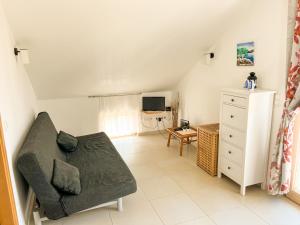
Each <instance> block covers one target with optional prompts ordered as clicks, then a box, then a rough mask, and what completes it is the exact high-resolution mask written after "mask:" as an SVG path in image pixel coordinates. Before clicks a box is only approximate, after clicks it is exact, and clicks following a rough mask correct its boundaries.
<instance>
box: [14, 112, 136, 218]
mask: <svg viewBox="0 0 300 225" xmlns="http://www.w3.org/2000/svg"><path fill="white" fill-rule="evenodd" d="M56 138H57V131H56V129H55V127H54V125H53V123H52V121H51V119H50V117H49V115H48V113H46V112H42V113H40V114H39V115H38V116H37V118H36V120H35V121H34V123H33V125H32V127H31V129H30V131H29V133H28V135H27V137H26V139H25V141H24V144H23V146H22V148H21V150H20V153H19V154H18V157H17V167H18V169H19V171H20V172H21V174H22V175H23V176H24V178H25V180H26V181H27V183H28V184H29V186H30V187H31V188H32V189H33V192H34V193H35V195H36V198H37V199H38V201H39V203H40V205H41V207H42V208H43V210H44V213H45V214H46V216H47V217H48V218H49V219H59V218H62V217H65V216H68V215H70V214H73V213H76V212H80V211H83V210H87V209H89V208H92V207H96V206H98V205H100V204H103V203H106V202H110V201H113V200H116V199H119V198H121V197H124V196H126V195H128V194H131V193H134V192H136V181H135V179H134V177H133V175H132V174H131V172H130V170H129V169H128V167H127V165H126V164H125V163H124V161H123V160H122V158H121V156H120V155H119V153H118V152H117V150H116V149H115V147H114V145H113V144H112V143H111V141H110V139H109V138H108V137H107V136H106V134H105V133H103V132H101V133H96V134H91V135H87V136H80V137H77V139H78V145H77V150H76V151H74V152H72V153H65V152H64V151H62V150H61V149H60V148H59V146H58V145H57V142H56ZM54 159H60V160H63V161H65V162H67V163H69V164H71V165H73V166H76V167H77V168H78V170H79V172H80V183H81V193H80V194H79V195H71V194H65V193H61V192H59V191H58V190H57V189H56V188H55V187H54V186H53V185H52V183H51V179H52V173H53V161H54Z"/></svg>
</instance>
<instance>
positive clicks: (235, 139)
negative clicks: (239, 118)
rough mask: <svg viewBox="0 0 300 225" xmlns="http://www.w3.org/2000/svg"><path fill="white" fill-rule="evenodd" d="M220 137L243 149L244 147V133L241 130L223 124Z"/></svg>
mask: <svg viewBox="0 0 300 225" xmlns="http://www.w3.org/2000/svg"><path fill="white" fill-rule="evenodd" d="M221 137H222V140H224V141H226V142H228V143H230V144H233V145H235V146H237V147H239V148H242V149H243V148H244V147H245V146H244V145H245V133H243V132H241V131H238V130H235V129H232V128H229V127H227V126H224V125H223V126H222V130H221Z"/></svg>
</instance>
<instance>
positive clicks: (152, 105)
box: [143, 97, 166, 111]
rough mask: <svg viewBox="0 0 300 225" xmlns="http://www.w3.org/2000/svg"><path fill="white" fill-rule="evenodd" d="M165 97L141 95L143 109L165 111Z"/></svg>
mask: <svg viewBox="0 0 300 225" xmlns="http://www.w3.org/2000/svg"><path fill="white" fill-rule="evenodd" d="M165 110H166V105H165V97H143V111H165Z"/></svg>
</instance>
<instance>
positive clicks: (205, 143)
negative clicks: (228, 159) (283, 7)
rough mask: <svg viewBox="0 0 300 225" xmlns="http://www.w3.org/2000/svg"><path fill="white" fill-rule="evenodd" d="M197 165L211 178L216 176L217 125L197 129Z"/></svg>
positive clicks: (202, 126)
mask: <svg viewBox="0 0 300 225" xmlns="http://www.w3.org/2000/svg"><path fill="white" fill-rule="evenodd" d="M197 134H198V135H197V136H198V138H197V139H198V153H197V165H198V166H199V167H200V168H202V169H203V170H205V171H206V172H207V173H208V174H210V175H211V176H216V175H217V166H218V143H219V124H207V125H201V126H199V127H198V128H197Z"/></svg>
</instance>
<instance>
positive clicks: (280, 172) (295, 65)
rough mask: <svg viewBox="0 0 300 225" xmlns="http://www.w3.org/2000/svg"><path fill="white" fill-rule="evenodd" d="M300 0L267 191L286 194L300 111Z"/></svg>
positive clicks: (288, 187) (273, 193) (290, 174)
mask: <svg viewBox="0 0 300 225" xmlns="http://www.w3.org/2000/svg"><path fill="white" fill-rule="evenodd" d="M299 83H300V0H298V4H297V13H296V26H295V30H294V40H293V46H292V56H291V65H290V68H289V72H288V78H287V90H286V100H285V104H284V110H283V114H282V121H281V125H280V129H279V131H278V134H277V140H276V146H275V151H274V154H273V155H272V158H271V164H270V165H271V166H270V169H269V180H268V191H269V193H270V194H272V195H283V194H287V193H288V192H289V191H290V183H291V176H292V171H291V170H292V143H293V128H294V120H295V115H297V114H298V113H299V112H300V107H299V106H300V87H299Z"/></svg>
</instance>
